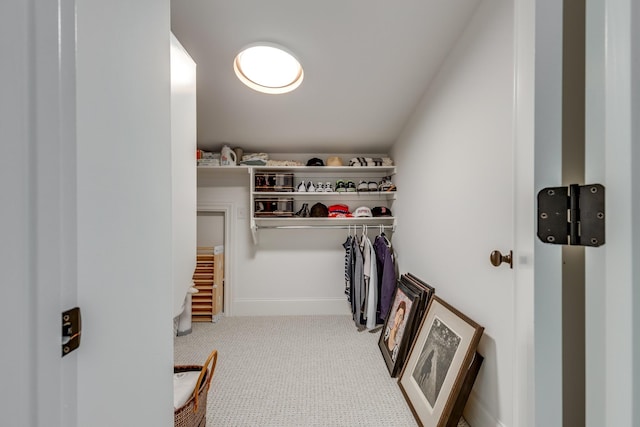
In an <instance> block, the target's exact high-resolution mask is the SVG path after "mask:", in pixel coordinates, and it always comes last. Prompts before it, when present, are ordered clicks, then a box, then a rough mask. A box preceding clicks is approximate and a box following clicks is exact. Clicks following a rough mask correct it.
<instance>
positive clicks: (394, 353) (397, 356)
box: [378, 280, 421, 377]
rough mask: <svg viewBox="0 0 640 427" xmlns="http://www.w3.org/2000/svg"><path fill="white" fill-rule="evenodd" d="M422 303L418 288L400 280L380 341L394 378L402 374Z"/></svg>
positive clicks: (390, 372)
mask: <svg viewBox="0 0 640 427" xmlns="http://www.w3.org/2000/svg"><path fill="white" fill-rule="evenodd" d="M420 301H421V295H420V291H419V290H418V289H417V288H415V287H414V286H410V285H407V284H406V283H404V282H403V281H401V280H398V282H397V287H396V290H395V292H394V293H393V298H392V299H391V309H390V310H389V315H388V316H387V319H386V320H385V322H384V326H383V327H382V332H381V333H380V338H379V339H378V347H380V352H381V353H382V357H383V358H384V361H385V363H386V364H387V368H388V369H389V374H391V376H392V377H395V376H397V375H398V372H400V369H401V368H402V365H403V362H404V360H405V357H406V354H407V350H408V349H409V347H410V345H411V342H410V340H411V336H412V333H411V332H412V328H413V325H414V322H415V316H416V313H417V312H418V311H419V309H420V307H419V304H420Z"/></svg>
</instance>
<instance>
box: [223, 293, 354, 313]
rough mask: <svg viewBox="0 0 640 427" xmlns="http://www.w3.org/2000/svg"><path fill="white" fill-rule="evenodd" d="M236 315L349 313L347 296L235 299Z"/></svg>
mask: <svg viewBox="0 0 640 427" xmlns="http://www.w3.org/2000/svg"><path fill="white" fill-rule="evenodd" d="M232 304H233V315H234V316H303V315H316V316H319V315H349V314H350V309H349V303H348V302H347V300H346V297H345V298H317V299H287V300H284V299H234V300H233V302H232Z"/></svg>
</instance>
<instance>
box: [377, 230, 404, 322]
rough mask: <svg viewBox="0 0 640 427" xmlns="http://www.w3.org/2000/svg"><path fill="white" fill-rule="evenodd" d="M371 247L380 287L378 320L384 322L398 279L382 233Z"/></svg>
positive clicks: (390, 250) (390, 253)
mask: <svg viewBox="0 0 640 427" xmlns="http://www.w3.org/2000/svg"><path fill="white" fill-rule="evenodd" d="M373 245H374V248H375V253H376V261H377V268H378V279H379V285H380V294H379V295H380V312H379V316H380V317H379V319H378V320H381V321H382V322H384V321H385V319H386V318H387V316H388V314H389V309H390V307H391V299H392V298H393V292H394V291H395V289H396V283H397V279H398V278H397V276H396V265H395V256H394V253H393V247H392V246H391V242H389V239H387V237H386V236H385V235H384V233H381V234H380V235H379V236H377V237H376V238H375V240H374V243H373Z"/></svg>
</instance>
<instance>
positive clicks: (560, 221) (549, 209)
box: [538, 184, 605, 246]
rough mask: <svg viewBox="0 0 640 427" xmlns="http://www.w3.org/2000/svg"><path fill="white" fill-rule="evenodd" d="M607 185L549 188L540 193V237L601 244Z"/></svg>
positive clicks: (564, 242) (548, 240) (549, 240)
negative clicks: (605, 188)
mask: <svg viewBox="0 0 640 427" xmlns="http://www.w3.org/2000/svg"><path fill="white" fill-rule="evenodd" d="M604 215H605V210H604V186H603V185H600V184H590V185H578V184H571V185H570V186H569V187H549V188H544V189H542V190H540V192H539V193H538V238H539V239H540V240H541V241H543V242H544V243H552V244H556V245H567V244H569V245H579V246H602V245H604V243H605V233H604V223H605V221H604Z"/></svg>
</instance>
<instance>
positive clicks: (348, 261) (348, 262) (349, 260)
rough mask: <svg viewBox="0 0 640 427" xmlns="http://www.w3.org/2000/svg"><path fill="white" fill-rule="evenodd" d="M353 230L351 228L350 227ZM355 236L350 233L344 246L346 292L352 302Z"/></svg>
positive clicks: (348, 299)
mask: <svg viewBox="0 0 640 427" xmlns="http://www.w3.org/2000/svg"><path fill="white" fill-rule="evenodd" d="M349 231H351V229H349ZM352 239H353V236H352V235H351V234H349V235H348V236H347V240H345V241H344V243H343V244H342V247H343V248H344V251H345V254H344V293H345V295H346V296H347V301H349V302H351V276H352V274H353V262H354V259H353V251H352V246H353V242H352Z"/></svg>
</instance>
